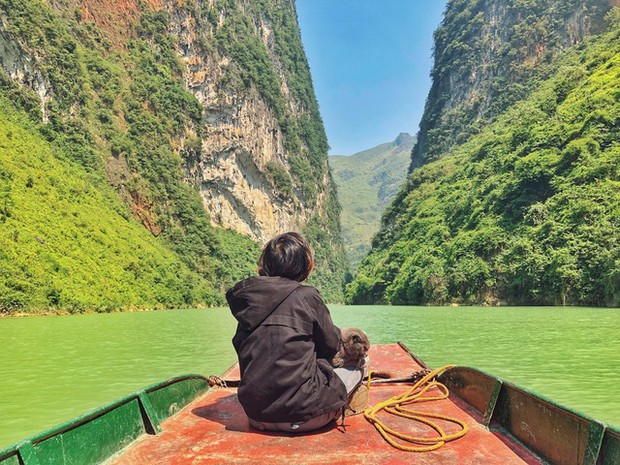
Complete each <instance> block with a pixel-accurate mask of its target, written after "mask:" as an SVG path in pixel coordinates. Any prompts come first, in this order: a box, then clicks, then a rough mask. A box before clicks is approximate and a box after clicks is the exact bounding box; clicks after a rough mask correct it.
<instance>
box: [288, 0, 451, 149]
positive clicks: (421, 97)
mask: <svg viewBox="0 0 620 465" xmlns="http://www.w3.org/2000/svg"><path fill="white" fill-rule="evenodd" d="M295 3H296V6H297V15H298V18H299V25H300V27H301V36H302V40H303V43H304V48H305V50H306V55H307V57H308V61H309V63H310V68H311V71H312V79H313V82H314V90H315V92H316V95H317V99H318V101H319V106H320V108H321V115H322V116H323V122H324V123H325V130H326V131H327V137H328V139H329V145H330V146H331V150H330V154H331V155H351V154H353V153H356V152H360V151H362V150H365V149H369V148H371V147H374V146H376V145H379V144H382V143H384V142H390V141H392V140H394V139H395V138H396V136H398V134H399V133H400V132H408V133H410V134H412V135H413V134H415V133H416V132H417V131H418V124H419V122H420V118H421V116H422V112H423V110H424V102H425V100H426V95H427V94H428V90H429V88H430V78H429V72H430V69H431V66H432V58H431V57H432V45H433V31H434V30H435V28H436V27H437V26H438V25H439V22H440V21H441V15H442V13H443V10H444V6H445V3H446V1H445V0H296V2H295Z"/></svg>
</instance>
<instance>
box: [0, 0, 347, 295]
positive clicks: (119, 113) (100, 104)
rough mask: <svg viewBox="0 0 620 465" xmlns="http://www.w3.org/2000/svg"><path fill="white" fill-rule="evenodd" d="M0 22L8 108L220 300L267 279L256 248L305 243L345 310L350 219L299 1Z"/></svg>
mask: <svg viewBox="0 0 620 465" xmlns="http://www.w3.org/2000/svg"><path fill="white" fill-rule="evenodd" d="M0 20H1V23H0V65H1V68H2V70H3V72H0V77H1V78H2V79H1V80H0V84H1V88H0V91H2V95H6V96H7V97H8V98H11V99H13V100H14V101H15V104H16V105H17V106H18V107H19V108H20V109H24V110H26V111H28V112H29V114H30V115H31V117H32V118H33V120H34V121H35V123H36V124H37V125H38V126H37V128H39V129H37V130H38V131H39V130H40V132H41V134H42V135H43V136H44V137H45V138H47V139H48V141H49V142H50V143H53V144H55V146H56V147H58V150H59V152H58V154H59V156H61V157H64V158H66V160H67V161H68V162H70V163H73V164H75V165H76V166H80V167H81V169H84V170H86V171H87V172H88V173H90V174H89V175H91V176H93V177H94V179H100V178H102V177H105V178H106V179H107V180H108V182H109V184H110V185H112V186H113V187H114V189H115V190H116V193H117V195H118V197H119V198H120V199H121V200H122V201H123V202H124V203H125V204H126V205H127V206H128V207H129V208H128V210H129V211H130V212H131V215H132V216H133V220H137V222H138V223H140V224H142V226H143V227H144V228H145V230H147V231H148V232H149V233H150V234H152V235H153V236H155V237H156V238H157V239H158V240H159V241H163V243H165V244H166V247H168V248H169V249H170V250H171V251H173V252H174V253H175V254H177V256H178V258H179V259H180V260H181V261H182V262H183V263H184V266H187V267H189V268H190V269H191V270H192V272H195V273H198V274H199V275H200V276H202V277H204V278H205V279H207V280H208V281H209V282H214V283H217V284H216V285H215V287H216V290H218V291H221V290H224V289H225V288H226V286H227V285H229V284H230V283H231V282H232V281H234V280H235V279H238V278H240V277H243V276H244V275H247V273H248V272H251V270H252V269H253V268H254V267H255V262H256V258H257V249H256V245H252V246H250V245H249V241H248V239H250V240H251V241H253V242H254V244H260V243H262V242H263V241H265V240H267V239H268V238H270V237H272V236H273V235H274V234H276V233H279V232H283V231H286V230H297V231H301V232H302V233H304V234H306V236H307V237H308V238H309V240H310V242H311V243H312V245H313V247H314V248H315V252H316V256H317V264H318V269H317V272H316V273H315V274H314V281H313V284H316V285H317V286H318V287H319V288H320V289H321V290H322V292H323V294H324V295H325V296H326V298H328V299H329V300H332V301H340V300H342V293H341V283H342V280H343V276H344V268H345V264H344V252H343V248H342V240H341V238H340V223H339V212H340V207H339V205H338V202H337V199H336V195H335V187H334V184H333V181H332V179H331V175H330V173H329V168H328V164H327V150H328V145H327V139H326V136H325V131H324V128H323V123H322V121H321V117H320V114H319V111H318V105H317V103H316V98H315V96H314V91H313V88H312V80H311V77H310V71H309V67H308V64H307V61H306V58H305V54H304V51H303V46H302V44H301V38H300V34H299V27H298V24H297V18H296V11H295V6H294V3H293V2H290V1H288V0H261V1H249V0H247V1H245V0H241V1H234V0H188V1H183V2H178V1H176V0H174V1H173V0H149V1H139V0H114V1H111V2H104V1H102V0H50V1H41V0H24V1H23V2H19V3H14V2H8V1H6V2H5V1H0ZM0 97H1V95H0ZM123 214H124V213H123ZM186 296H187V299H188V302H190V301H191V300H192V297H191V296H189V294H186Z"/></svg>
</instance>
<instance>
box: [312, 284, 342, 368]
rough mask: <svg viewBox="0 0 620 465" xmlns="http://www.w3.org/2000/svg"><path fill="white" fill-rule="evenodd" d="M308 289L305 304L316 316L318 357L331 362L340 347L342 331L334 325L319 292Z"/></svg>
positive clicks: (315, 338) (315, 328)
mask: <svg viewBox="0 0 620 465" xmlns="http://www.w3.org/2000/svg"><path fill="white" fill-rule="evenodd" d="M307 289H308V291H306V292H305V293H304V294H305V295H304V302H305V303H306V305H307V306H308V307H309V310H310V311H311V312H312V313H313V314H314V316H315V321H314V335H313V336H314V345H315V347H316V353H317V357H318V358H324V359H327V360H331V359H332V358H333V356H334V355H335V354H336V352H337V351H338V349H339V347H340V329H339V328H338V327H337V326H336V325H334V322H333V321H332V317H331V315H330V313H329V309H328V308H327V306H326V305H325V302H323V299H322V298H321V294H319V291H317V290H316V289H314V288H312V287H309V288H307Z"/></svg>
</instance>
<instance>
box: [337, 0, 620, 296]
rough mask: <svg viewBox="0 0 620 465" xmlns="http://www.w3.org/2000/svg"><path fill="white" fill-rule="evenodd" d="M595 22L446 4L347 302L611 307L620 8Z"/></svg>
mask: <svg viewBox="0 0 620 465" xmlns="http://www.w3.org/2000/svg"><path fill="white" fill-rule="evenodd" d="M609 8H610V7H609V3H608V2H607V0H604V1H603V0H600V1H594V0H591V1H561V2H560V1H550V0H545V1H542V0H540V1H538V0H528V1H521V0H518V1H517V0H510V1H501V2H500V1H494V0H467V1H464V0H452V1H450V2H448V6H447V10H446V15H445V19H444V22H443V23H442V25H441V27H440V28H439V29H438V31H437V33H436V36H435V38H436V49H435V58H436V63H435V67H434V70H433V88H432V90H431V93H430V94H429V97H428V100H427V107H426V113H425V115H424V120H423V122H422V125H421V128H420V135H419V137H420V139H419V142H418V144H417V145H416V149H414V151H413V156H414V158H413V169H411V171H410V173H409V175H408V177H407V180H406V183H405V184H404V186H403V188H402V189H401V190H400V191H399V193H398V194H397V196H396V198H395V199H394V201H393V202H392V204H391V205H390V206H389V207H388V208H387V209H386V212H385V213H384V215H383V216H382V225H381V229H380V230H379V232H378V233H377V235H375V237H374V238H373V242H372V249H371V251H370V253H369V254H368V255H367V257H366V258H365V259H364V261H363V262H362V264H361V266H360V268H359V270H358V272H357V275H356V276H355V279H354V280H353V281H352V282H351V283H350V284H349V285H348V287H347V298H348V300H349V301H350V302H351V303H356V304H362V303H364V304H367V303H391V304H408V305H411V304H416V305H421V304H450V303H452V304H486V305H495V304H518V305H532V304H535V305H600V306H602V305H607V306H617V305H618V302H620V292H619V291H618V290H619V289H620V287H619V285H618V283H619V281H618V276H620V274H619V272H618V270H619V266H618V265H619V264H620V247H618V244H620V241H619V238H618V231H620V229H619V228H618V218H620V216H619V215H618V208H619V206H620V192H619V190H618V188H617V184H618V182H617V180H618V176H619V174H618V167H620V156H619V153H618V150H617V146H618V145H617V144H618V140H619V138H620V132H619V131H618V128H620V125H619V122H620V99H619V98H618V97H619V94H618V82H619V81H618V70H619V67H620V66H619V61H618V56H619V55H618V53H619V52H620V51H619V44H620V42H619V40H618V38H619V37H620V9H617V8H616V9H613V10H611V11H608V10H609ZM603 23H607V24H606V26H605V28H604V30H602V31H601V32H600V33H598V34H594V32H595V31H597V30H598V28H600V27H601V25H602V24H603ZM590 34H591V35H590ZM560 51H562V53H559V52H560Z"/></svg>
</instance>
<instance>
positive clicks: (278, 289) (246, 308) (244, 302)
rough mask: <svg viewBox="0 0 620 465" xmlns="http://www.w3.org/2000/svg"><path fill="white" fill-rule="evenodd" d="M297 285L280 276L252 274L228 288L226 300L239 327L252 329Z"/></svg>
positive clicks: (297, 285)
mask: <svg viewBox="0 0 620 465" xmlns="http://www.w3.org/2000/svg"><path fill="white" fill-rule="evenodd" d="M299 286H301V284H299V283H298V282H297V281H293V280H291V279H288V278H284V277H282V276H253V277H251V278H248V279H244V280H243V281H241V282H238V283H237V284H236V285H235V286H234V287H233V288H231V289H229V290H228V292H227V293H226V300H227V301H228V306H229V307H230V310H231V311H232V314H233V316H234V317H235V318H236V319H237V321H238V322H239V325H240V326H241V328H242V329H244V330H246V331H253V330H254V329H256V328H257V327H258V326H260V324H261V323H262V322H263V321H265V318H267V317H268V316H269V315H271V313H272V312H273V311H274V310H275V309H276V308H277V307H278V305H280V304H281V303H282V302H283V301H284V299H286V298H287V297H288V296H289V295H291V293H292V292H293V291H294V290H295V289H297V288H298V287H299Z"/></svg>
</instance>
